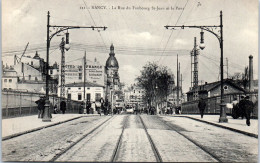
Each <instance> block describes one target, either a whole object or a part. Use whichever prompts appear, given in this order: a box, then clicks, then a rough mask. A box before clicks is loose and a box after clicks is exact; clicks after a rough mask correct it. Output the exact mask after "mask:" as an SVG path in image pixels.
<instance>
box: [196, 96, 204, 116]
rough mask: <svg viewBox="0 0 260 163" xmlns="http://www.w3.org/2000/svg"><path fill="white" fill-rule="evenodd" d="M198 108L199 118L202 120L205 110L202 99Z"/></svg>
mask: <svg viewBox="0 0 260 163" xmlns="http://www.w3.org/2000/svg"><path fill="white" fill-rule="evenodd" d="M198 107H199V110H200V116H201V118H203V115H204V111H205V108H206V102H205V100H204V99H203V98H200V100H199V104H198Z"/></svg>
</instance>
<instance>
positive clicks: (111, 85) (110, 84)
mask: <svg viewBox="0 0 260 163" xmlns="http://www.w3.org/2000/svg"><path fill="white" fill-rule="evenodd" d="M118 69H119V64H118V61H117V59H116V57H115V52H114V45H113V44H112V45H111V46H110V53H109V57H108V59H107V61H106V74H107V85H106V86H107V95H108V94H109V90H110V89H113V90H117V89H118V87H119V84H120V81H119V74H118Z"/></svg>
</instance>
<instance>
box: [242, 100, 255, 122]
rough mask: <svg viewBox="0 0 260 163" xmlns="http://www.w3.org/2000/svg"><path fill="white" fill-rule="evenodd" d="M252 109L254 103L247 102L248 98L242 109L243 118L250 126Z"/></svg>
mask: <svg viewBox="0 0 260 163" xmlns="http://www.w3.org/2000/svg"><path fill="white" fill-rule="evenodd" d="M253 108H254V103H253V102H252V101H250V100H249V96H246V98H245V107H244V108H243V113H244V116H245V117H246V124H247V125H248V126H250V116H251V113H252V111H253Z"/></svg>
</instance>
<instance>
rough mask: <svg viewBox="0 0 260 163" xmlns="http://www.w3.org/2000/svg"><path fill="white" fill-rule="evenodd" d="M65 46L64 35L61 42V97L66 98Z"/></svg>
mask: <svg viewBox="0 0 260 163" xmlns="http://www.w3.org/2000/svg"><path fill="white" fill-rule="evenodd" d="M64 46H65V41H64V37H62V40H61V43H60V50H61V77H60V82H61V87H60V97H61V98H65V50H64ZM67 98H68V97H67Z"/></svg>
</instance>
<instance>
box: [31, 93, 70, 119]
mask: <svg viewBox="0 0 260 163" xmlns="http://www.w3.org/2000/svg"><path fill="white" fill-rule="evenodd" d="M35 103H36V104H37V108H38V118H43V115H44V108H45V103H46V97H45V96H40V99H39V100H37V101H35ZM49 105H50V109H51V110H53V113H54V114H57V113H59V109H58V107H57V104H52V103H50V104H49ZM60 111H61V112H62V114H65V111H66V102H65V101H61V103H60ZM51 112H52V111H50V112H49V114H50V117H52V113H51Z"/></svg>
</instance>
